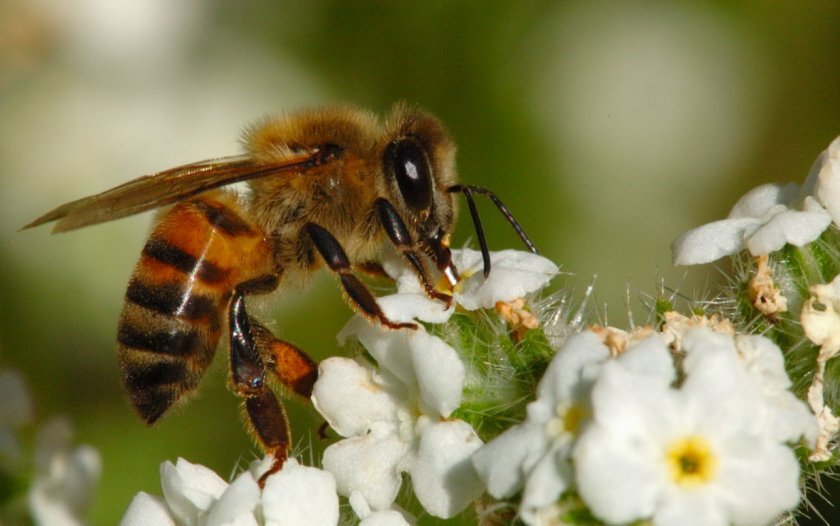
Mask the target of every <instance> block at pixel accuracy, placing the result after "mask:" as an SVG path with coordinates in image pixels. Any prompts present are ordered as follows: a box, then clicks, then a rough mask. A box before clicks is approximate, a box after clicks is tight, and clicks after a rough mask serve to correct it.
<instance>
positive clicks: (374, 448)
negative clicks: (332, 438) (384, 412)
mask: <svg viewBox="0 0 840 526" xmlns="http://www.w3.org/2000/svg"><path fill="white" fill-rule="evenodd" d="M395 433H396V431H395V430H394V429H393V428H392V429H387V428H385V427H384V426H382V427H380V426H379V425H375V426H374V427H373V428H372V429H371V432H370V433H369V434H367V435H364V436H361V437H354V438H347V439H345V440H341V441H339V442H336V443H335V444H333V445H331V446H330V447H328V448H327V449H326V451H324V458H323V465H324V469H326V470H327V471H329V472H331V473H332V474H333V475H334V476H335V480H336V486H337V488H338V493H339V494H341V495H344V496H350V495H351V494H353V492H358V493H359V494H360V495H361V496H362V497H364V499H365V501H367V503H368V505H369V506H370V507H371V508H372V509H374V510H386V509H389V508H390V507H391V504H392V503H393V502H394V499H395V498H396V497H397V492H398V491H399V489H400V485H401V484H402V477H401V476H400V470H399V464H400V462H402V461H403V459H404V457H405V456H406V455H407V454H408V452H409V446H408V444H406V443H405V442H402V441H400V440H399V439H398V438H397V436H396V434H395Z"/></svg>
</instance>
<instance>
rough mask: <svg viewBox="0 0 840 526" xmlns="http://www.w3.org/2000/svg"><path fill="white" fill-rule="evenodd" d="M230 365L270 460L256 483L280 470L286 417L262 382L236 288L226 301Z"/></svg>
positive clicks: (234, 384)
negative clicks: (270, 456) (229, 299)
mask: <svg viewBox="0 0 840 526" xmlns="http://www.w3.org/2000/svg"><path fill="white" fill-rule="evenodd" d="M228 321H229V325H230V365H231V383H232V387H233V391H234V392H235V393H236V394H237V395H239V396H241V397H242V398H244V399H245V410H246V412H247V413H248V419H249V421H250V423H251V426H252V428H253V431H254V435H255V436H256V438H257V441H258V442H259V443H260V445H261V446H262V448H263V450H265V452H266V453H269V454H271V455H273V456H274V464H272V466H271V468H270V469H269V470H268V471H267V472H266V473H265V474H263V475H262V477H260V480H259V481H258V482H259V485H260V487H262V486H264V485H265V480H266V479H267V478H268V476H269V475H271V474H273V473H276V472H278V471H280V469H281V468H282V467H283V463H284V462H285V461H286V458H288V455H289V443H290V440H289V420H288V418H287V417H286V411H285V409H284V408H283V405H282V404H281V403H280V402H279V400H277V397H276V396H275V395H274V392H273V391H272V390H271V388H270V387H269V386H268V385H267V383H266V378H265V364H264V363H263V360H262V358H261V356H260V351H259V349H258V347H257V341H256V339H255V337H254V334H253V331H252V327H251V322H250V318H249V316H248V313H247V312H246V311H245V296H244V294H243V293H242V291H239V290H237V291H236V292H235V293H234V295H233V298H232V299H231V302H230V311H229V318H228Z"/></svg>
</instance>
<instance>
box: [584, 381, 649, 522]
mask: <svg viewBox="0 0 840 526" xmlns="http://www.w3.org/2000/svg"><path fill="white" fill-rule="evenodd" d="M605 372H606V371H605ZM630 410H639V408H636V409H632V408H631V409H630ZM660 455H661V453H659V452H658V451H657V450H655V449H654V448H653V447H652V446H651V445H650V444H649V441H647V440H639V441H633V440H626V439H623V438H621V439H618V440H617V439H616V436H615V431H609V430H607V429H606V428H603V427H601V426H597V425H596V426H590V427H589V428H588V429H586V430H585V431H584V432H583V434H582V435H581V437H580V438H579V439H578V442H577V446H576V447H575V450H574V456H573V458H574V465H575V475H576V482H577V487H578V492H579V493H580V496H581V498H582V499H583V501H584V502H585V503H586V504H587V506H589V509H590V510H591V511H592V513H593V514H594V515H595V516H596V517H598V518H600V519H602V520H604V521H606V522H609V523H626V522H630V521H633V520H635V519H639V518H644V517H650V515H651V514H652V513H653V511H654V509H655V508H656V504H657V502H658V501H659V497H660V495H661V493H662V488H663V487H664V486H665V481H664V474H663V472H662V471H661V470H660V469H659V468H658V465H659V463H660V458H659V456H660Z"/></svg>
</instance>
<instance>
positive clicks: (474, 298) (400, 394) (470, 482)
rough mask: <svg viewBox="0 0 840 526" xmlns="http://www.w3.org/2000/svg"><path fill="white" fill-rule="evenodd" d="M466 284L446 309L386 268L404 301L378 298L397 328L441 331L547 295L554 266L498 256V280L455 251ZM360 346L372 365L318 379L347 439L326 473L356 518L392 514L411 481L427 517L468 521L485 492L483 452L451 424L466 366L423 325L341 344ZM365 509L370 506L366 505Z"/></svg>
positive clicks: (355, 329)
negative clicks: (478, 469)
mask: <svg viewBox="0 0 840 526" xmlns="http://www.w3.org/2000/svg"><path fill="white" fill-rule="evenodd" d="M452 257H453V261H454V263H455V265H456V266H457V267H458V268H459V269H460V271H461V274H462V279H463V280H462V281H461V282H460V283H459V284H458V286H457V287H456V290H455V291H454V302H453V305H452V306H451V307H449V308H448V309H445V308H444V307H443V306H442V304H441V303H440V302H437V301H432V300H430V299H429V298H428V297H427V295H426V294H425V292H424V291H423V288H422V286H421V284H420V283H419V281H418V279H417V277H416V275H415V274H414V273H412V272H410V271H409V270H408V269H407V268H406V267H405V266H404V265H402V264H401V263H400V262H399V261H395V260H394V259H393V258H391V259H386V261H385V264H384V268H385V270H386V272H388V273H389V274H390V275H391V276H392V277H393V278H394V279H395V281H396V283H397V292H396V294H393V295H391V296H386V297H383V298H381V299H380V304H381V306H382V308H383V311H384V312H385V313H386V315H387V316H388V317H389V318H390V319H392V320H396V321H412V320H420V321H426V322H434V323H442V322H445V321H446V320H448V319H449V318H450V317H451V316H452V315H453V313H454V312H455V309H456V305H457V306H459V307H460V308H461V309H466V310H468V311H469V310H476V309H486V308H490V307H493V306H495V305H496V303H497V302H506V301H511V300H514V299H516V298H519V297H521V296H523V295H525V294H527V293H529V292H532V291H534V290H537V289H539V288H541V287H543V286H545V284H546V283H547V282H548V281H549V280H550V279H551V278H552V277H553V276H554V275H555V274H556V273H557V267H556V266H555V265H554V264H553V263H551V262H550V261H548V260H546V259H545V258H542V257H539V256H535V255H533V254H528V253H523V252H516V251H503V252H498V253H494V254H492V257H491V263H492V265H493V272H492V273H491V274H490V276H489V277H485V276H484V275H483V274H482V272H481V270H480V269H481V265H482V259H481V254H480V253H479V252H475V251H472V250H460V251H454V252H453V256H452ZM351 337H353V338H356V339H357V340H358V341H359V342H360V343H361V344H362V346H363V347H364V349H365V351H366V352H367V354H368V356H370V358H372V361H371V360H368V359H366V358H364V357H359V358H357V359H356V360H351V359H348V358H330V359H328V360H325V361H324V362H323V363H322V364H321V367H320V370H319V379H318V382H317V383H316V384H315V389H314V393H313V402H314V403H315V407H316V408H317V409H318V411H319V412H320V413H321V414H322V415H323V416H324V418H325V419H326V420H327V422H329V424H330V425H331V426H332V428H333V429H334V430H335V431H336V432H338V433H339V434H340V435H341V436H343V437H345V439H344V440H341V441H339V442H337V443H336V444H333V445H332V446H330V447H328V448H327V450H326V451H325V453H324V467H325V468H326V469H327V470H329V471H331V472H333V473H334V474H335V476H336V479H337V481H338V490H339V493H340V494H342V495H345V496H347V497H350V502H351V504H353V505H354V509H355V510H357V513H358V508H359V507H361V508H362V509H366V508H367V507H369V508H371V509H374V510H380V511H383V510H388V509H390V508H391V506H392V504H393V503H394V500H395V498H396V497H397V494H398V492H399V489H400V486H401V483H402V477H401V474H402V473H408V474H409V476H410V477H411V481H412V487H413V490H414V494H415V495H416V497H417V499H418V500H419V502H420V504H421V505H422V506H423V508H424V510H425V511H426V512H428V513H429V514H431V515H434V516H437V517H443V518H448V517H452V516H454V515H455V514H457V513H459V512H461V511H462V510H463V509H464V508H466V507H467V505H469V504H470V503H471V502H472V501H473V500H475V499H476V498H478V497H479V496H480V495H481V494H482V493H483V491H484V488H483V484H482V483H481V481H480V480H479V479H478V476H477V475H476V473H475V471H474V469H473V467H472V464H471V463H470V460H469V459H470V456H471V455H472V454H473V453H474V452H475V451H476V450H477V449H478V448H479V447H481V445H482V441H481V439H480V438H479V436H478V435H477V433H476V432H475V430H474V429H473V428H472V427H471V426H470V424H468V423H467V422H465V421H463V420H461V419H458V418H452V413H453V411H455V410H456V409H457V408H458V407H459V406H460V405H461V402H462V393H463V391H464V388H465V383H466V382H467V367H466V366H465V363H464V361H463V359H462V357H461V356H460V355H459V353H458V351H456V349H454V348H453V347H452V346H451V345H449V344H448V343H446V342H445V341H444V340H443V339H441V338H440V337H438V336H434V335H432V334H429V333H428V332H427V331H426V330H425V329H424V328H423V327H422V326H420V327H419V328H418V329H417V330H416V331H410V330H408V331H389V330H385V329H383V328H381V327H379V326H378V325H372V324H370V323H369V322H368V321H367V320H365V319H363V318H361V317H356V318H354V319H353V320H351V322H350V323H349V324H348V325H347V327H345V328H344V330H343V331H342V332H341V334H340V335H339V339H340V340H341V341H344V340H347V339H349V338H351ZM358 503H363V504H362V505H361V506H359V504H358Z"/></svg>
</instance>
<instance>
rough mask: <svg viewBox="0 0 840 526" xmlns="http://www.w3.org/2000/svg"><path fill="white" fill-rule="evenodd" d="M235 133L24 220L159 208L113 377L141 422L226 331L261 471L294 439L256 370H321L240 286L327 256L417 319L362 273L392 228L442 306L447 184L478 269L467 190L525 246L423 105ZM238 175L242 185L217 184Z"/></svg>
mask: <svg viewBox="0 0 840 526" xmlns="http://www.w3.org/2000/svg"><path fill="white" fill-rule="evenodd" d="M242 142H243V144H244V149H245V153H244V154H242V155H236V156H230V157H222V158H218V159H211V160H207V161H201V162H197V163H193V164H188V165H184V166H179V167H176V168H172V169H169V170H165V171H162V172H160V173H157V174H154V175H148V176H144V177H140V178H137V179H134V180H132V181H129V182H127V183H125V184H123V185H120V186H117V187H115V188H112V189H111V190H107V191H105V192H102V193H99V194H96V195H93V196H90V197H85V198H83V199H79V200H76V201H72V202H70V203H67V204H64V205H62V206H59V207H58V208H56V209H54V210H52V211H50V212H48V213H46V214H44V215H43V216H41V217H39V218H38V219H36V220H34V221H33V222H31V223H30V224H28V225H26V226H25V227H24V228H31V227H35V226H38V225H42V224H44V223H49V222H52V221H55V222H56V224H55V226H54V228H53V232H66V231H69V230H74V229H77V228H81V227H85V226H89V225H94V224H97V223H102V222H105V221H110V220H113V219H117V218H121V217H125V216H129V215H132V214H137V213H140V212H144V211H146V210H150V209H154V208H158V207H164V206H167V205H168V207H167V208H165V209H163V210H162V211H161V213H160V214H159V215H158V216H157V218H156V220H155V223H154V226H153V228H152V231H151V234H150V235H149V238H148V241H147V242H146V244H145V246H144V247H143V250H142V253H141V255H140V259H139V261H138V262H137V265H136V266H135V268H134V272H133V273H132V275H131V279H130V280H129V283H128V288H127V290H126V293H125V302H124V304H123V307H122V312H121V314H120V318H119V325H118V328H117V342H118V358H119V365H120V371H121V376H122V382H123V384H124V386H125V388H126V390H127V391H128V395H129V398H130V401H131V404H132V406H133V407H134V409H135V410H136V412H137V413H138V414H139V416H140V418H141V419H142V420H143V421H144V422H145V423H146V424H149V425H151V424H153V423H155V422H156V421H157V420H158V419H159V418H160V417H161V416H162V415H163V414H164V413H165V412H166V411H167V410H168V409H169V408H170V407H172V405H173V404H175V403H176V402H177V401H178V400H180V399H182V398H184V397H185V396H186V395H189V394H190V393H192V392H193V391H194V390H195V389H196V387H197V386H198V383H199V380H200V379H201V377H202V375H203V374H204V372H205V370H206V369H207V367H208V366H209V365H210V362H211V361H212V359H213V355H214V353H215V349H216V347H217V346H218V343H219V340H220V339H221V337H222V335H223V334H225V333H226V335H227V337H228V338H229V347H230V386H231V389H232V391H233V392H234V393H235V394H236V395H238V396H240V397H241V398H242V399H243V400H244V412H245V414H246V421H247V425H249V427H250V429H251V431H252V434H253V435H254V437H255V439H256V442H257V443H258V445H259V446H260V447H261V448H262V449H263V450H264V451H265V452H266V453H267V454H271V455H272V456H273V458H274V463H273V465H272V467H271V469H270V470H269V471H268V472H267V473H266V474H265V475H264V476H263V478H262V479H261V480H260V483H261V484H262V483H264V481H265V478H266V477H267V476H268V475H270V474H271V473H274V472H276V471H278V470H279V469H280V468H281V467H282V465H283V463H284V461H285V460H286V458H287V456H288V451H289V447H290V442H291V438H290V430H289V422H288V419H287V417H286V413H285V409H284V407H283V405H282V404H281V403H280V401H279V400H278V398H277V397H276V396H275V394H274V392H273V391H272V390H271V389H270V387H269V386H268V382H267V375H269V374H273V375H274V376H275V377H276V378H277V379H278V380H279V381H280V382H281V383H282V384H283V385H285V386H287V387H288V388H289V389H291V391H293V392H295V393H297V394H299V395H301V396H303V397H305V398H309V397H310V395H311V394H312V387H313V385H314V383H315V380H316V379H317V374H318V369H317V364H316V363H315V361H314V360H312V359H311V358H310V357H309V356H308V355H307V354H306V353H305V352H303V351H302V350H301V349H299V348H298V347H296V346H295V345H293V344H291V343H289V342H286V341H283V340H280V339H277V338H275V337H274V335H273V334H272V333H271V332H270V331H269V329H267V328H266V327H265V326H264V325H263V324H261V323H260V322H259V321H258V320H256V319H255V318H253V317H252V316H250V315H249V314H248V311H247V307H246V301H245V299H246V297H247V296H250V295H256V294H267V293H270V292H273V291H274V290H275V289H277V288H278V286H279V285H280V284H281V282H283V281H284V280H297V279H300V278H301V277H303V276H304V275H306V274H309V273H311V272H313V271H315V270H317V269H319V268H322V267H325V268H327V269H329V270H330V271H332V272H333V273H334V274H336V275H337V277H338V280H339V281H340V283H341V287H342V288H343V291H344V296H345V299H346V300H347V302H348V303H349V305H350V306H351V307H352V308H353V309H354V310H355V311H357V312H358V313H360V314H362V315H364V316H366V317H367V318H369V319H370V320H372V321H374V322H378V323H381V324H382V325H383V326H385V327H388V328H390V329H409V330H410V329H415V328H416V325H415V324H413V323H397V322H393V321H391V320H389V319H388V318H387V317H386V316H385V314H384V313H383V312H382V310H381V309H380V307H379V305H378V304H377V302H376V299H375V298H374V296H373V295H372V294H371V293H370V292H369V291H368V289H367V288H366V287H365V285H364V283H363V282H362V281H361V280H360V279H359V278H358V277H357V271H360V270H365V269H367V271H371V272H376V269H377V264H376V263H375V258H376V256H377V253H378V251H379V249H380V248H381V247H382V245H383V244H384V243H385V242H386V240H387V241H389V242H390V243H391V244H392V245H393V246H394V247H395V248H396V250H397V251H398V252H399V253H400V254H401V255H402V256H403V257H404V259H405V260H406V262H407V263H408V264H409V265H410V266H411V268H413V270H414V272H416V274H417V276H418V278H419V279H420V282H421V283H422V284H423V286H424V288H425V291H426V293H427V294H428V295H429V296H430V297H432V298H435V299H436V300H439V301H441V302H443V303H445V304H446V305H449V304H451V302H452V296H451V295H450V294H449V293H447V292H442V291H440V290H438V288H436V287H435V284H434V283H435V277H434V276H433V272H437V273H440V274H441V275H442V276H443V277H444V278H445V282H447V283H448V284H449V286H450V287H454V286H455V285H456V284H457V282H458V279H459V276H458V269H457V268H455V265H454V264H453V263H452V259H451V253H450V250H449V239H450V232H451V231H452V227H453V224H454V221H455V214H456V207H455V203H454V202H453V198H452V194H453V193H463V194H464V195H465V197H466V199H467V202H468V204H469V208H470V214H471V216H472V219H473V222H474V225H475V230H476V235H477V238H478V241H479V244H480V246H481V251H482V254H483V258H484V272H485V275H486V274H487V273H489V271H490V258H489V251H488V249H487V243H486V240H485V237H484V233H483V230H482V228H481V223H480V221H479V217H478V212H477V209H476V206H475V203H474V200H473V194H476V193H477V194H483V195H486V196H488V197H489V198H490V199H491V200H492V201H493V203H494V204H495V205H496V206H497V207H498V208H499V209H500V210H501V212H502V213H503V215H504V216H505V217H506V218H507V220H508V221H509V222H510V224H511V225H512V226H513V228H514V229H515V230H516V232H517V233H518V234H519V236H520V237H521V238H522V240H523V241H524V242H525V244H526V245H527V246H528V248H529V249H530V250H532V251H533V252H536V248H535V247H534V245H533V243H531V241H530V240H529V239H528V237H527V236H526V235H525V233H524V232H523V231H522V229H521V227H520V226H519V224H518V223H517V222H516V220H515V219H514V218H513V216H512V215H511V214H510V212H509V210H508V209H507V208H506V207H505V206H504V204H502V202H501V201H500V200H499V199H498V198H497V197H496V196H495V195H494V194H493V193H492V192H490V191H489V190H487V189H485V188H482V187H477V186H470V185H461V184H458V183H457V181H456V173H455V145H454V144H453V142H452V140H451V138H450V137H449V135H448V134H447V132H446V131H445V130H444V128H443V126H442V125H441V123H440V122H439V121H438V120H437V119H436V118H435V117H433V116H432V115H430V114H428V113H425V112H423V111H421V110H417V109H412V108H409V107H408V106H406V105H403V104H398V105H396V106H395V107H394V108H393V109H392V110H391V112H390V114H389V116H388V117H387V118H386V119H385V121H384V123H383V122H380V121H379V120H378V119H377V118H376V117H375V116H374V115H373V114H372V113H369V112H366V111H362V110H358V109H355V108H347V107H334V108H321V109H311V110H304V111H300V112H297V113H292V114H287V115H281V116H278V117H273V118H265V119H263V120H262V121H260V122H258V123H256V124H255V125H253V126H251V127H250V128H248V129H247V130H246V131H245V133H244V136H243V139H242ZM242 181H245V182H246V184H247V185H248V187H249V189H250V191H249V192H245V193H236V192H232V191H230V189H225V188H223V187H224V186H226V185H230V184H232V183H236V182H242ZM430 265H432V266H433V267H434V268H432V269H431V270H430ZM378 269H379V270H380V271H381V267H378Z"/></svg>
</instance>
